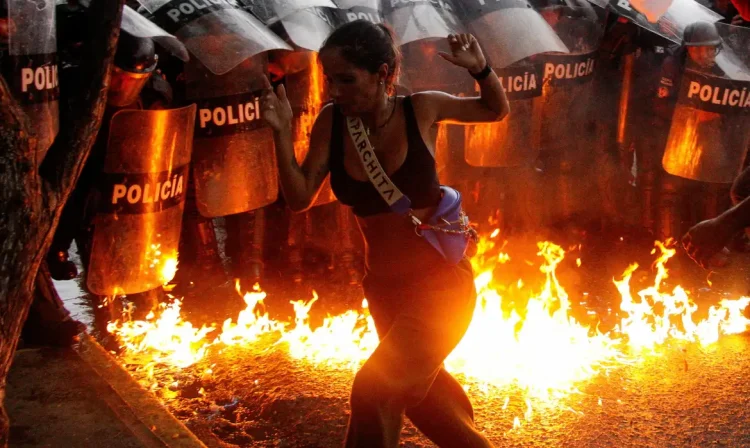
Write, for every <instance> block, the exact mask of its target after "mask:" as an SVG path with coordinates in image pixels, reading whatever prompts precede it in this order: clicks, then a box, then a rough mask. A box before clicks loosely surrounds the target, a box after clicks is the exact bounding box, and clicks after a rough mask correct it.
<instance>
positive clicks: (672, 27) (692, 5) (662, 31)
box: [609, 0, 723, 44]
mask: <svg viewBox="0 0 750 448" xmlns="http://www.w3.org/2000/svg"><path fill="white" fill-rule="evenodd" d="M609 7H610V8H612V10H613V11H614V12H616V13H617V14H619V15H621V16H623V17H626V18H627V19H629V20H630V21H632V22H633V23H635V24H636V25H638V26H640V27H642V28H644V29H646V30H648V31H651V32H652V33H655V34H658V35H659V36H662V37H664V38H666V39H669V40H671V41H672V42H674V43H676V44H681V43H682V33H683V31H684V30H685V27H686V26H688V25H690V24H691V23H693V22H716V21H717V20H721V19H723V17H722V16H721V15H719V14H717V13H715V12H713V11H711V10H710V9H708V8H706V7H705V6H703V5H701V4H699V3H698V2H695V1H694V0H674V1H672V4H671V5H670V6H669V9H667V12H666V13H664V14H663V15H662V16H661V17H659V19H658V20H657V21H656V22H650V21H649V20H648V18H647V17H646V15H645V14H643V13H641V12H639V11H638V10H637V9H636V8H634V7H633V5H631V4H630V2H629V1H628V0H610V2H609Z"/></svg>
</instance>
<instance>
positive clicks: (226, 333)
mask: <svg viewBox="0 0 750 448" xmlns="http://www.w3.org/2000/svg"><path fill="white" fill-rule="evenodd" d="M235 289H236V291H237V293H238V294H239V295H241V296H242V298H243V299H244V300H245V305H247V307H246V308H245V309H244V310H242V311H240V314H239V316H238V317H237V323H232V318H229V319H227V320H225V321H224V324H223V325H222V327H221V335H220V336H219V337H218V338H217V340H216V342H222V343H224V344H226V345H237V344H247V343H250V342H255V341H257V340H258V338H259V337H260V336H261V335H263V334H266V333H271V332H274V331H280V330H282V329H283V325H282V324H281V323H279V322H276V321H274V320H272V319H270V318H269V317H268V313H267V312H265V307H264V305H263V300H264V299H265V298H266V293H265V292H263V291H261V290H260V285H258V284H257V283H256V284H255V285H254V286H253V290H252V291H251V292H246V293H245V294H244V295H243V294H242V291H241V290H240V282H239V280H237V281H236V282H235Z"/></svg>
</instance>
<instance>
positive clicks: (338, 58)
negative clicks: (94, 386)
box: [320, 48, 385, 116]
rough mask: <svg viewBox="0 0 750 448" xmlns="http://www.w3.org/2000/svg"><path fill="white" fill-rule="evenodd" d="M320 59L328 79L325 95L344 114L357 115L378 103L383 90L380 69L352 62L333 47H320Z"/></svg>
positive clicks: (371, 108)
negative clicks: (368, 68) (370, 68)
mask: <svg viewBox="0 0 750 448" xmlns="http://www.w3.org/2000/svg"><path fill="white" fill-rule="evenodd" d="M320 61H321V63H322V64H323V73H324V74H325V77H326V82H327V83H328V96H330V97H331V99H332V100H333V102H334V103H335V104H336V105H338V106H339V107H340V108H341V112H342V113H343V114H344V115H349V116H356V115H361V114H364V113H367V112H369V111H371V110H373V109H374V108H376V107H377V106H378V100H380V99H381V97H382V95H383V92H384V90H385V87H384V84H381V83H380V82H381V80H382V79H383V76H382V75H381V74H380V73H370V72H369V71H367V70H365V69H362V68H359V67H357V66H355V65H354V64H352V63H350V62H349V61H347V60H346V59H345V58H344V57H343V56H342V55H341V52H340V51H339V49H337V48H330V49H326V50H323V51H322V52H321V53H320ZM384 65H385V64H384ZM381 71H382V70H381Z"/></svg>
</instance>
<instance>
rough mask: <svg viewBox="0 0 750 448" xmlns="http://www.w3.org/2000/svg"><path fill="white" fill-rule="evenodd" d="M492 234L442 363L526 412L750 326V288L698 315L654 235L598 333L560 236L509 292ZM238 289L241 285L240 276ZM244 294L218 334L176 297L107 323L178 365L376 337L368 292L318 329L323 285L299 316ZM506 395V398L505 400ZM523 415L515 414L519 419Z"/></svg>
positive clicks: (333, 362) (133, 351)
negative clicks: (278, 314) (644, 284)
mask: <svg viewBox="0 0 750 448" xmlns="http://www.w3.org/2000/svg"><path fill="white" fill-rule="evenodd" d="M492 235H493V236H492V237H486V236H483V237H482V238H481V239H480V241H479V243H478V251H477V255H476V256H475V257H474V258H473V259H472V263H473V265H474V267H475V269H476V272H477V275H476V277H475V285H476V288H477V291H478V299H477V304H476V308H475V311H474V318H473V321H472V323H471V326H470V327H469V329H468V331H467V333H466V335H465V336H464V338H463V340H462V341H461V342H460V343H459V345H458V346H457V347H456V349H455V350H454V351H453V353H451V354H450V356H449V357H448V358H447V359H446V368H448V370H449V371H451V372H452V373H457V374H461V375H462V377H463V379H464V382H465V386H464V388H465V389H468V388H469V387H470V385H472V386H471V387H473V388H476V389H477V390H479V391H488V390H489V389H488V387H489V386H500V387H502V386H507V385H515V386H518V387H519V388H520V389H521V390H523V391H524V397H523V399H524V400H525V404H526V410H525V412H524V418H525V420H527V421H530V420H531V419H532V418H533V415H534V413H533V406H532V399H536V400H542V401H545V402H546V401H551V400H556V399H560V398H562V397H565V396H567V395H568V394H570V393H574V392H575V391H576V390H577V388H576V387H577V386H576V384H578V383H579V382H580V381H583V380H586V379H589V378H591V377H592V376H594V375H596V374H597V373H598V372H599V371H601V370H602V369H605V368H608V367H610V366H613V365H616V364H622V363H632V362H633V361H632V359H631V358H632V356H633V355H634V354H636V355H637V354H639V353H641V350H643V349H649V350H654V349H655V348H656V347H657V346H658V345H660V344H663V343H665V342H666V341H668V340H676V341H684V342H687V343H692V342H698V343H700V344H703V345H706V344H711V343H713V342H715V341H717V340H718V338H719V337H720V336H721V335H723V334H735V333H740V332H743V331H746V330H747V329H748V327H750V320H749V319H747V318H745V317H744V316H743V314H742V313H743V309H744V308H745V307H747V306H748V305H749V304H750V297H743V298H740V299H737V300H722V301H721V302H720V303H719V305H718V306H712V307H710V308H709V309H708V317H707V318H705V319H703V320H700V321H697V322H696V320H695V319H694V313H695V311H696V310H697V309H698V306H697V305H696V304H695V303H693V302H692V301H691V300H690V298H689V295H688V293H687V291H685V290H684V289H683V288H682V287H680V286H676V287H675V288H673V290H672V292H665V291H663V282H664V280H665V279H667V277H668V275H669V272H668V270H667V268H666V263H667V262H668V260H669V259H670V258H671V257H672V256H673V255H674V254H675V250H674V249H673V248H671V247H670V243H671V242H667V243H666V244H662V243H660V242H657V243H656V247H655V249H654V251H655V255H657V259H656V262H655V263H654V267H655V269H656V275H655V278H654V284H653V286H650V287H648V288H646V289H644V290H642V291H639V292H638V293H637V297H638V298H637V299H636V298H634V296H633V293H632V292H631V288H630V283H629V282H630V279H631V277H632V275H633V273H634V272H635V270H636V269H638V265H636V264H633V265H631V266H630V267H629V268H628V269H627V270H626V271H625V272H624V274H623V276H622V279H621V280H614V284H615V286H616V288H617V290H618V291H619V293H620V296H621V302H620V310H621V311H622V312H623V313H624V314H625V316H624V317H622V319H621V321H620V322H619V324H618V326H617V328H616V331H613V332H611V333H607V334H602V333H600V332H599V331H598V329H592V328H589V327H587V326H585V325H582V324H581V323H579V322H577V321H576V319H575V318H573V317H572V315H571V312H570V311H571V304H570V300H569V297H568V294H567V292H566V291H565V288H564V287H563V286H562V285H561V284H560V282H559V279H558V278H557V274H556V269H557V267H558V266H559V265H560V263H561V262H562V260H563V259H564V257H565V251H564V250H563V249H562V248H561V247H560V246H557V245H555V244H553V243H550V242H540V243H538V249H539V251H538V254H537V255H539V256H540V257H541V258H542V260H543V262H542V264H541V265H540V267H539V270H540V272H541V273H542V275H543V278H544V283H543V286H542V287H541V289H540V290H539V291H538V292H527V291H530V288H528V287H527V288H526V289H523V290H521V287H522V286H524V282H523V281H522V279H518V281H517V285H518V289H517V290H515V292H512V291H514V290H513V289H512V288H501V287H500V286H501V285H497V284H496V282H495V280H494V278H493V271H494V270H495V268H496V267H497V266H499V265H500V264H502V263H504V262H505V261H507V259H509V257H508V256H507V254H505V257H503V256H497V255H493V254H494V253H495V252H493V251H494V250H497V249H499V250H503V249H504V245H503V246H502V247H500V248H497V249H496V243H495V241H496V237H497V233H495V232H493V234H492ZM578 250H580V247H579V248H578ZM501 254H502V252H501ZM506 258H507V259H506ZM514 283H516V282H514ZM237 291H238V293H241V291H240V286H239V284H237ZM501 291H502V293H501ZM503 294H517V295H520V294H524V295H526V296H528V297H513V296H506V297H504V296H503ZM243 297H244V300H245V303H246V305H247V307H246V309H245V310H243V311H242V312H240V314H239V316H238V318H237V322H236V323H233V321H232V319H227V320H226V321H225V322H224V324H223V326H222V329H221V334H219V336H218V337H216V338H215V339H214V340H213V342H209V340H208V339H207V336H208V334H209V333H211V332H212V331H214V329H215V328H214V327H213V326H211V327H205V326H204V327H202V328H200V329H197V328H194V327H193V326H192V325H191V324H190V323H189V322H185V321H183V320H182V319H181V317H180V301H179V300H175V301H174V303H173V304H171V305H168V306H167V305H162V306H161V315H160V316H159V318H158V319H156V320H154V318H155V316H154V315H153V314H152V315H150V316H149V317H147V319H146V320H145V321H138V322H125V323H122V324H120V323H119V322H112V323H110V325H109V326H108V330H109V331H110V332H111V333H114V334H116V335H118V336H119V338H120V341H121V342H122V345H123V347H124V348H125V356H140V357H145V358H150V359H152V360H153V361H157V362H162V363H165V364H169V365H172V366H175V367H177V368H184V367H187V366H189V365H191V364H194V363H196V362H199V361H200V360H201V359H202V358H203V357H204V356H205V355H206V353H207V351H208V350H212V349H214V347H216V348H217V349H218V348H220V347H221V346H227V345H233V346H242V345H248V344H253V343H257V342H258V341H259V338H260V337H261V336H271V337H272V338H273V339H271V340H275V341H276V345H277V346H278V347H281V348H283V349H284V350H287V351H288V353H289V354H290V355H291V356H292V357H293V358H295V359H300V360H305V361H307V362H310V363H312V364H313V365H326V366H332V367H335V368H339V369H345V370H351V371H354V370H356V369H357V368H358V367H359V366H360V365H361V363H362V362H363V361H364V360H365V359H366V358H367V357H368V356H369V355H370V354H371V353H372V351H373V350H374V349H375V347H376V346H377V344H378V338H377V334H376V332H375V326H374V323H373V321H372V318H371V317H370V315H369V313H368V312H367V301H366V300H365V301H363V303H362V310H361V311H356V310H350V311H347V312H346V313H344V314H342V315H339V316H328V317H327V318H326V319H325V320H324V323H323V325H321V326H320V327H317V328H314V329H313V328H312V327H311V325H310V320H309V312H310V310H311V308H312V306H313V305H314V304H315V302H316V301H317V300H318V295H317V293H313V297H312V299H310V300H307V301H304V300H298V301H292V302H291V303H292V305H293V307H294V311H295V316H296V317H295V319H294V322H293V323H288V322H278V321H275V320H273V319H271V318H269V316H268V313H267V312H266V310H265V307H264V305H263V299H265V297H266V294H265V293H264V292H263V291H261V289H260V287H259V286H258V285H255V286H254V288H253V291H251V292H248V293H245V294H244V296H243ZM511 299H528V301H527V302H526V305H525V310H523V312H518V311H516V310H515V309H513V310H512V311H510V312H507V311H504V310H503V307H502V304H503V300H511ZM513 301H514V302H515V303H519V302H521V303H523V301H519V300H513ZM264 340H266V339H265V338H264ZM550 372H554V374H550ZM508 401H509V398H506V401H505V405H504V408H505V407H507V405H508ZM552 402H554V401H552ZM571 411H573V412H577V411H574V410H571ZM520 424H521V423H520V420H518V419H517V418H516V420H515V421H514V428H518V427H520Z"/></svg>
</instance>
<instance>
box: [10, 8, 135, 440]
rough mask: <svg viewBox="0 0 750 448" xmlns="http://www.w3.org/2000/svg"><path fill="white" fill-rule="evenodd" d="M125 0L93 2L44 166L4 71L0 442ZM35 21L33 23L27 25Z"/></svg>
mask: <svg viewBox="0 0 750 448" xmlns="http://www.w3.org/2000/svg"><path fill="white" fill-rule="evenodd" d="M122 4H123V0H117V1H113V0H95V1H92V4H91V7H90V10H89V12H88V17H89V22H88V30H89V33H90V35H89V36H88V39H87V41H86V42H85V43H84V44H85V47H86V48H85V50H84V51H85V52H86V55H85V57H84V58H83V61H84V66H83V67H82V70H81V76H80V78H79V82H78V84H77V85H64V84H63V85H61V86H60V133H59V135H58V136H57V138H56V140H55V142H54V143H53V145H52V147H51V148H50V149H49V151H48V153H47V156H46V158H45V160H44V162H43V163H42V166H41V167H40V168H39V170H38V171H37V170H36V166H35V160H34V154H35V147H36V139H35V138H34V136H33V135H31V134H30V133H29V131H28V129H29V126H28V123H29V120H30V119H32V120H33V117H30V118H29V117H26V116H25V115H24V113H23V111H22V110H21V109H20V108H19V106H18V104H17V103H16V101H15V100H14V99H13V97H12V95H11V92H10V90H9V88H8V84H7V83H6V82H5V80H4V79H2V78H0V235H2V237H1V239H0V447H5V446H7V444H8V437H9V422H8V416H7V414H6V413H5V408H4V406H3V403H4V398H5V379H6V376H7V374H8V370H9V369H10V364H11V362H12V360H13V353H14V352H15V349H16V345H17V343H18V337H19V335H20V333H21V328H22V326H23V322H24V320H25V318H26V314H27V312H28V310H29V306H30V304H31V300H32V296H33V294H32V293H33V289H34V283H35V282H34V280H35V278H36V275H37V271H38V269H39V264H40V262H41V260H42V258H43V257H44V255H45V254H46V253H47V250H48V248H49V245H50V243H51V240H52V236H53V235H54V232H55V229H56V228H57V223H58V220H59V218H60V213H61V212H62V207H63V205H64V204H65V201H66V200H67V199H68V196H69V195H70V192H71V191H72V190H73V187H74V186H75V184H76V182H77V180H78V176H79V175H80V174H81V170H82V168H83V165H84V163H85V161H86V158H87V157H88V155H89V152H90V150H91V147H92V145H93V143H94V140H95V139H96V135H97V133H98V131H99V127H100V125H101V120H102V114H103V112H104V106H105V104H106V96H107V88H108V84H109V67H110V64H111V62H112V58H113V56H114V51H115V47H116V44H117V38H118V36H119V32H120V28H119V24H120V15H121V13H122ZM26 26H32V25H26Z"/></svg>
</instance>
